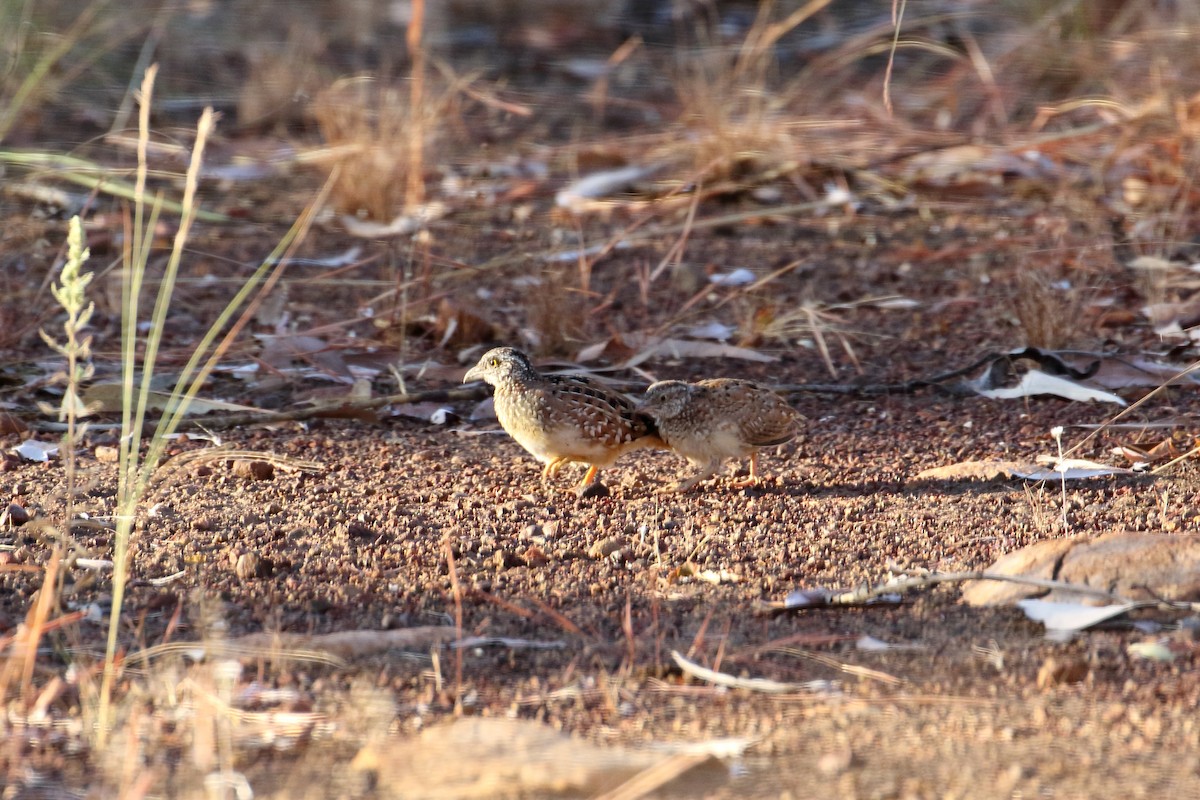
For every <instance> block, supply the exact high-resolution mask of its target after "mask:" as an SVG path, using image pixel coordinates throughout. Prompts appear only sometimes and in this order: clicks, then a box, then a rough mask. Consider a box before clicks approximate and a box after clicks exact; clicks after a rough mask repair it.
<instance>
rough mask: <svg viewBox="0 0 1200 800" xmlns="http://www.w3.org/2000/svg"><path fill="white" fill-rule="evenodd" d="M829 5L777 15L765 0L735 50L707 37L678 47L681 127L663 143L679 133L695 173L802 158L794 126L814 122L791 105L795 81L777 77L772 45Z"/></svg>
mask: <svg viewBox="0 0 1200 800" xmlns="http://www.w3.org/2000/svg"><path fill="white" fill-rule="evenodd" d="M826 5H828V0H812V2H809V3H807V4H805V5H804V6H803V7H801V8H800V9H798V10H796V11H794V12H793V13H791V14H789V15H788V16H787V17H785V18H784V19H782V20H778V21H775V19H774V16H775V3H774V2H772V0H766V1H765V2H763V3H762V5H761V6H760V7H759V13H758V16H757V18H756V19H755V22H754V24H753V25H752V26H751V28H750V30H749V31H748V33H747V34H746V38H745V40H744V41H743V42H742V43H741V45H739V46H738V47H736V48H735V49H734V50H733V51H732V52H730V50H729V49H728V48H726V47H723V46H721V45H720V44H719V43H712V42H710V43H708V44H707V45H702V46H701V47H699V48H698V49H696V50H694V51H684V50H682V49H681V50H680V55H679V59H680V61H679V64H678V67H677V77H676V79H675V91H676V94H677V95H678V97H679V101H680V104H681V111H680V115H679V122H680V124H681V125H682V127H683V128H684V134H683V136H682V137H678V138H677V139H676V141H674V142H673V143H672V144H671V145H668V147H670V148H672V149H673V150H676V151H677V150H678V148H679V146H680V145H679V141H680V140H681V141H682V142H683V143H684V147H685V148H686V149H687V151H688V153H689V154H690V158H691V161H692V167H693V170H694V171H695V172H696V173H697V174H698V175H700V176H702V177H706V178H708V179H726V178H736V177H740V176H743V175H745V174H747V173H754V172H762V171H771V170H775V171H778V170H780V169H781V168H782V169H784V170H790V169H793V168H795V167H796V166H799V161H800V160H801V159H802V158H803V148H802V146H801V144H802V143H801V141H800V136H799V132H800V130H801V126H806V125H811V122H810V121H804V120H799V119H798V118H797V116H796V114H795V113H794V112H793V111H792V110H791V105H792V102H793V101H794V100H795V98H796V96H797V95H798V94H799V91H800V87H798V86H796V85H795V84H791V85H783V86H781V85H780V83H781V80H780V75H779V69H778V59H777V56H776V52H775V48H776V45H777V44H778V42H779V40H780V38H782V37H783V36H785V35H786V34H788V33H789V32H791V31H792V30H794V29H795V28H796V27H797V26H799V25H800V24H801V23H802V22H804V21H805V20H807V19H808V18H809V17H811V16H812V15H813V14H815V13H816V12H817V11H819V10H821V9H822V8H824V7H825V6H826ZM701 38H702V39H703V38H708V37H706V36H705V35H704V34H703V33H702V34H701Z"/></svg>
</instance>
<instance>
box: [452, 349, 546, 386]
mask: <svg viewBox="0 0 1200 800" xmlns="http://www.w3.org/2000/svg"><path fill="white" fill-rule="evenodd" d="M531 377H537V370H535V369H534V368H533V364H532V363H531V362H530V361H529V356H527V355H525V354H524V353H522V352H521V351H520V350H518V349H517V348H515V347H494V348H492V349H491V350H488V351H487V352H486V353H484V354H483V357H482V358H480V359H479V363H477V364H476V365H475V366H473V367H471V368H470V369H469V370H467V374H466V375H463V383H469V382H470V381H484V382H485V383H490V384H491V385H492V386H495V385H496V384H497V383H498V382H500V381H503V380H505V379H507V378H524V379H528V378H531Z"/></svg>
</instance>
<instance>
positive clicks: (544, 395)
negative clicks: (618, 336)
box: [463, 347, 666, 486]
mask: <svg viewBox="0 0 1200 800" xmlns="http://www.w3.org/2000/svg"><path fill="white" fill-rule="evenodd" d="M472 380H482V381H486V382H487V383H489V384H491V385H492V386H493V387H494V388H495V406H496V418H497V419H499V420H500V425H501V427H503V428H504V430H505V431H507V432H508V434H509V435H510V436H512V438H513V439H516V441H517V443H518V444H520V445H521V447H524V448H525V449H526V450H527V451H529V453H530V454H532V455H533V456H534V458H536V459H538V460H539V461H541V462H542V463H543V464H545V468H544V469H543V470H542V477H543V478H548V477H550V476H552V475H554V474H555V473H556V472H557V471H558V470H559V468H560V467H562V465H563V464H566V463H567V462H570V461H578V462H581V463H584V464H587V465H588V466H589V468H588V471H587V474H586V475H585V476H584V478H583V482H582V483H581V484H580V485H581V486H587V485H588V484H590V483H591V482H592V481H593V480H594V479H595V477H596V473H597V472H599V470H600V468H602V467H607V466H609V465H610V464H612V463H613V462H614V461H616V460H617V458H619V457H620V456H621V455H622V454H624V453H627V452H629V451H630V450H639V449H642V448H647V447H649V448H656V449H666V445H665V444H664V443H663V441H662V440H661V439H660V438H659V437H658V436H657V434H656V432H655V429H654V422H653V420H651V419H650V418H649V417H648V416H646V415H645V414H642V413H641V412H640V411H638V410H637V406H636V405H635V404H634V403H633V401H631V400H630V399H629V398H627V397H625V395H623V394H621V393H619V392H615V391H613V390H611V389H609V388H608V387H606V386H604V385H603V384H602V383H599V382H598V381H594V380H592V379H590V378H586V377H583V376H580V375H542V374H540V373H539V372H538V371H537V370H536V369H534V367H533V364H532V363H531V362H530V361H529V357H528V356H526V355H525V354H524V353H522V352H521V351H520V350H517V349H516V348H513V347H497V348H494V349H492V350H489V351H488V352H486V353H484V354H483V357H482V358H480V359H479V363H477V364H476V365H475V366H474V367H472V368H471V369H470V370H468V371H467V374H466V375H464V376H463V383H466V382H468V381H472Z"/></svg>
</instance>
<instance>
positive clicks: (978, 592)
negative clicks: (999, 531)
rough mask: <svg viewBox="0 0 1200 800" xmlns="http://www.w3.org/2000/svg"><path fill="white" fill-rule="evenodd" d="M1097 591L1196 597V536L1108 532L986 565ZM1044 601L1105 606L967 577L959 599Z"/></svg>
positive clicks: (1199, 579) (1199, 551)
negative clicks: (970, 579) (1037, 599)
mask: <svg viewBox="0 0 1200 800" xmlns="http://www.w3.org/2000/svg"><path fill="white" fill-rule="evenodd" d="M987 571H988V572H995V573H999V574H1002V575H1023V576H1026V577H1032V578H1044V579H1049V580H1055V581H1061V582H1064V583H1071V584H1075V585H1079V586H1086V587H1089V588H1092V589H1100V590H1103V591H1106V592H1111V593H1112V594H1115V595H1119V596H1121V597H1123V598H1125V599H1128V600H1152V599H1154V598H1165V599H1168V600H1189V601H1195V600H1197V599H1200V537H1195V536H1186V535H1172V534H1163V533H1109V534H1105V535H1103V536H1099V537H1095V538H1091V537H1088V538H1078V539H1058V540H1051V541H1046V542H1038V543H1037V544H1034V545H1030V546H1029V547H1025V548H1022V549H1021V550H1018V551H1016V552H1015V553H1009V554H1008V555H1006V556H1004V557H1003V558H1001V559H999V560H998V561H996V563H994V564H992V566H990V567H989V568H988V569H987ZM1030 597H1038V598H1041V599H1044V600H1052V601H1059V602H1073V603H1080V602H1083V603H1095V604H1096V605H1104V604H1105V603H1107V602H1108V601H1106V600H1103V599H1100V598H1090V597H1087V596H1086V595H1079V594H1076V593H1074V592H1065V591H1062V590H1058V589H1054V590H1047V589H1045V588H1042V587H1038V586H1026V585H1022V584H1017V583H1008V582H1003V581H971V582H969V583H966V584H964V586H963V601H964V602H965V603H968V604H969V605H974V606H994V605H1010V604H1012V603H1016V602H1017V601H1019V600H1024V599H1026V598H1030Z"/></svg>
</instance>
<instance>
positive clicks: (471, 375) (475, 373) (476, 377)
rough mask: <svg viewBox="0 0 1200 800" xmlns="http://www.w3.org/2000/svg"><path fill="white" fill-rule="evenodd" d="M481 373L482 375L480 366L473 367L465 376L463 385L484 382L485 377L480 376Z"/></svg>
mask: <svg viewBox="0 0 1200 800" xmlns="http://www.w3.org/2000/svg"><path fill="white" fill-rule="evenodd" d="M479 373H480V369H479V365H478V364H476V365H475V366H473V367H471V368H470V369H469V370H467V374H466V375H463V380H462V382H463V383H470V382H471V381H481V380H483V376H482V375H480V374H479Z"/></svg>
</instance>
